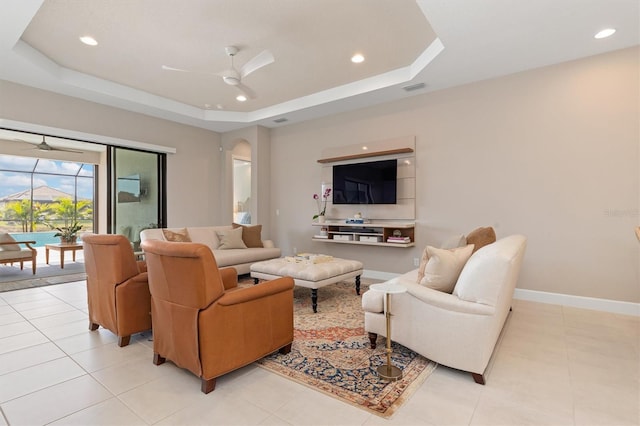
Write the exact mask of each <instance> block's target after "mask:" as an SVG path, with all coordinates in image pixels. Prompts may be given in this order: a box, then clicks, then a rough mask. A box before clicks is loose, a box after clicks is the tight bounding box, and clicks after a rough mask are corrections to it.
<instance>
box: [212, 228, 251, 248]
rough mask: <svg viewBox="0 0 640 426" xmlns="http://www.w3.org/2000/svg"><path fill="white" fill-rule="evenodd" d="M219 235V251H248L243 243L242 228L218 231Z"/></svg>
mask: <svg viewBox="0 0 640 426" xmlns="http://www.w3.org/2000/svg"><path fill="white" fill-rule="evenodd" d="M216 234H218V239H219V240H220V245H219V246H218V250H229V249H246V248H247V246H246V244H245V243H244V241H242V228H234V229H229V230H225V231H216Z"/></svg>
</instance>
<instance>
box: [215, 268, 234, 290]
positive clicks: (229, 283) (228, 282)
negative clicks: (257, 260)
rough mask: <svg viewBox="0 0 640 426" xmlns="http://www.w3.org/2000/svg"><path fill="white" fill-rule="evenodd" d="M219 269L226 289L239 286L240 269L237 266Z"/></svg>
mask: <svg viewBox="0 0 640 426" xmlns="http://www.w3.org/2000/svg"><path fill="white" fill-rule="evenodd" d="M219 271H220V276H221V277H222V285H224V289H225V291H226V290H231V289H232V288H236V287H238V271H237V270H236V268H233V267H230V268H222V269H219Z"/></svg>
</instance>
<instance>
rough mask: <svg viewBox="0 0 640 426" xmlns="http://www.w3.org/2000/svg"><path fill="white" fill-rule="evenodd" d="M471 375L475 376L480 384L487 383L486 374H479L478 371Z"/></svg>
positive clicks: (475, 379) (474, 378)
mask: <svg viewBox="0 0 640 426" xmlns="http://www.w3.org/2000/svg"><path fill="white" fill-rule="evenodd" d="M471 375H472V376H473V380H474V381H475V382H476V383H477V384H479V385H484V384H485V381H484V375H482V374H478V373H471Z"/></svg>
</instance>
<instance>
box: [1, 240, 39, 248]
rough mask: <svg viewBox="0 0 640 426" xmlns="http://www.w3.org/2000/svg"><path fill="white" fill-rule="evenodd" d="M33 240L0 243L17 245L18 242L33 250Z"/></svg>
mask: <svg viewBox="0 0 640 426" xmlns="http://www.w3.org/2000/svg"><path fill="white" fill-rule="evenodd" d="M35 243H36V242H35V241H3V242H2V243H0V245H3V246H4V245H9V244H14V245H18V244H24V245H26V246H27V248H28V249H29V250H35V248H33V247H31V244H35Z"/></svg>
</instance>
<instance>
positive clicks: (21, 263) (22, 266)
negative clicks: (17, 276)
mask: <svg viewBox="0 0 640 426" xmlns="http://www.w3.org/2000/svg"><path fill="white" fill-rule="evenodd" d="M23 269H24V262H23V261H20V270H21V271H22V270H23Z"/></svg>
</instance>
